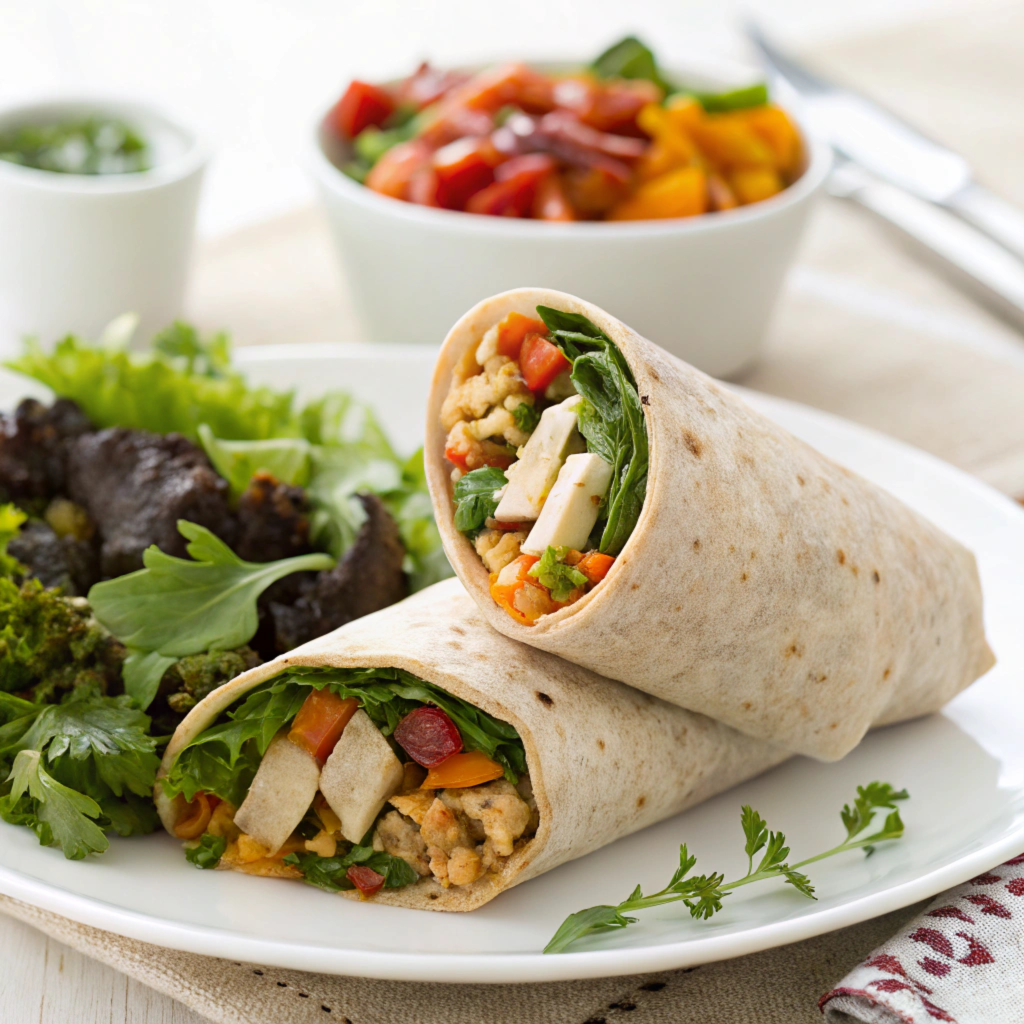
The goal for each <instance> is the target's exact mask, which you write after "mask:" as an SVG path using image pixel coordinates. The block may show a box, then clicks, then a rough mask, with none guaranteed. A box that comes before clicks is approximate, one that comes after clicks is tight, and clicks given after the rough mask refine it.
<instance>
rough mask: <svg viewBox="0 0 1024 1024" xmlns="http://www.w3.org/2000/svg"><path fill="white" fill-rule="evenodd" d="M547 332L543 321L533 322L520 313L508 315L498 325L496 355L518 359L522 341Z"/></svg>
mask: <svg viewBox="0 0 1024 1024" xmlns="http://www.w3.org/2000/svg"><path fill="white" fill-rule="evenodd" d="M547 330H548V329H547V327H546V326H545V324H544V321H543V320H535V319H534V318H533V317H532V316H523V314H522V313H516V312H512V313H509V315H508V316H507V317H505V319H504V320H502V321H501V323H500V324H498V354H499V355H503V356H505V357H506V358H508V359H518V358H519V350H520V349H521V348H522V347H523V339H524V338H525V337H526V336H527V335H528V334H546V333H547Z"/></svg>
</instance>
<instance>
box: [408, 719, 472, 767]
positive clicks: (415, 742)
mask: <svg viewBox="0 0 1024 1024" xmlns="http://www.w3.org/2000/svg"><path fill="white" fill-rule="evenodd" d="M395 740H396V741H397V742H398V744H399V745H400V746H401V747H402V749H403V750H404V751H405V752H406V753H407V754H408V755H409V756H410V757H411V758H412V759H413V760H414V761H415V762H416V763H417V764H421V765H423V767H424V768H433V767H434V766H435V765H439V764H440V763H441V762H442V761H444V760H446V759H447V758H449V757H451V756H452V754H457V753H458V752H459V751H460V750H461V749H462V736H460V735H459V730H458V728H457V727H456V725H455V723H454V722H453V721H452V720H451V719H450V718H449V717H448V715H447V714H446V713H445V712H444V711H442V710H441V709H440V708H434V707H422V708H416V709H415V710H413V711H410V712H409V714H407V715H406V716H405V718H403V719H402V720H401V721H400V722H399V723H398V725H397V726H396V727H395Z"/></svg>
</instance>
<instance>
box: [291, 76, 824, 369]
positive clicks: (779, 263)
mask: <svg viewBox="0 0 1024 1024" xmlns="http://www.w3.org/2000/svg"><path fill="white" fill-rule="evenodd" d="M700 75H701V77H702V78H704V79H705V80H706V79H707V69H706V68H703V69H701V71H700ZM680 77H682V78H684V79H685V77H686V76H685V75H682V76H680ZM726 80H727V79H726ZM312 134H313V147H312V148H313V152H312V156H311V161H310V162H311V169H312V173H313V176H314V178H315V180H316V182H317V184H318V186H319V190H320V193H321V196H322V198H323V202H324V205H325V207H326V210H327V215H328V218H329V220H330V225H331V229H332V232H333V235H334V239H335V242H336V244H337V248H338V252H339V254H340V256H341V260H342V263H343V265H344V268H345V272H346V276H347V280H348V284H349V286H350V290H351V293H352V295H353V300H354V303H355V306H356V312H357V314H358V316H359V318H360V320H361V324H362V329H363V335H364V337H365V339H366V340H368V341H389V342H390V341H414V342H425V343H429V344H439V343H440V342H441V340H442V339H443V338H444V337H445V335H446V334H447V332H448V330H449V328H450V327H451V326H452V324H454V323H455V321H456V320H457V319H458V318H459V317H460V316H462V314H463V313H465V311H466V310H467V309H469V308H470V307H472V306H473V305H474V304H475V303H477V302H478V301H479V300H480V299H482V298H485V297H486V296H488V295H492V294H494V293H496V292H501V291H504V290H505V289H507V288H516V287H520V286H539V287H545V288H556V289H559V290H561V291H566V292H571V293H572V294H574V295H579V296H580V297H582V298H585V299H588V300H589V301H591V302H595V303H597V304H598V305H599V306H601V307H602V308H604V309H606V310H608V312H610V313H613V314H614V315H615V316H617V317H619V319H621V320H623V321H624V322H625V323H627V324H629V325H630V326H631V327H633V328H634V329H635V330H637V331H639V332H640V333H641V334H643V335H645V336H646V337H648V338H650V339H651V340H652V341H654V342H657V343H658V344H659V345H662V346H663V347H664V348H667V349H668V350H669V351H671V352H673V353H675V354H676V355H678V356H680V357H682V358H683V359H685V360H687V361H688V362H690V363H693V364H694V365H695V366H698V367H700V369H702V370H704V371H706V372H707V373H710V374H713V375H714V376H718V377H724V376H729V375H730V374H734V373H736V372H737V371H739V370H740V369H742V368H743V367H744V366H747V365H748V364H750V363H751V362H753V361H754V359H755V358H756V356H757V351H758V348H759V346H760V343H761V340H762V338H763V336H764V332H765V328H766V327H767V323H768V319H769V317H770V315H771V312H772V307H773V306H774V304H775V301H776V299H777V297H778V294H779V290H780V289H781V287H782V282H783V279H784V277H785V274H786V270H787V269H788V267H789V265H790V263H791V262H792V259H793V256H794V253H795V251H796V246H797V242H798V241H799V239H800V235H801V233H802V231H803V228H804V225H805V223H806V221H807V216H808V214H809V212H810V210H811V208H812V206H813V205H814V201H815V199H816V197H817V195H818V193H819V192H820V191H821V186H822V184H823V182H824V180H825V176H826V174H827V173H828V169H829V166H830V154H829V151H828V150H827V148H826V147H825V146H823V145H822V144H820V143H817V142H814V141H809V140H808V139H807V136H806V133H805V148H806V152H807V154H808V156H807V166H806V169H805V170H804V173H803V175H802V176H801V177H800V179H799V180H798V181H796V182H795V183H794V184H793V185H791V186H790V187H789V188H787V189H786V190H785V191H784V192H782V193H780V194H779V195H777V196H774V197H772V198H771V199H768V200H766V201H764V202H761V203H756V204H754V205H751V206H747V207H744V208H741V209H738V210H733V211H729V212H725V213H710V214H705V215H703V216H700V217H689V218H680V219H677V220H663V221H634V222H630V223H603V222H587V223H574V224H552V223H545V222H542V221H531V220H515V219H509V218H502V217H486V216H481V215H478V214H469V213H458V212H453V211H450V210H437V209H431V208H429V207H424V206H417V205H415V204H413V203H406V202H402V201H400V200H396V199H390V198H388V197H387V196H382V195H380V194H378V193H376V192H373V191H371V190H370V189H368V188H365V187H364V186H363V185H360V184H358V183H357V182H355V181H353V180H352V179H351V178H349V177H347V176H346V175H345V174H344V173H343V172H342V171H341V170H340V169H339V166H340V165H342V164H343V163H344V161H345V159H346V158H347V152H346V149H345V147H344V144H343V143H341V141H340V140H338V138H337V137H336V136H335V135H334V134H333V133H331V132H330V131H329V130H328V129H327V128H326V126H325V123H324V117H321V118H319V119H318V120H317V121H316V122H315V124H314V126H313V133H312Z"/></svg>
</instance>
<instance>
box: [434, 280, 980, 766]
mask: <svg viewBox="0 0 1024 1024" xmlns="http://www.w3.org/2000/svg"><path fill="white" fill-rule="evenodd" d="M538 305H546V306H551V307H554V308H556V309H558V310H561V311H563V312H569V313H578V314H582V315H583V316H585V317H587V318H588V319H589V320H591V321H592V322H593V323H594V324H595V325H597V327H599V328H601V329H602V330H603V331H604V332H605V333H606V334H607V336H608V337H609V338H610V339H611V340H612V341H613V342H614V343H615V344H616V345H617V346H618V348H619V350H620V352H621V353H622V354H623V356H624V357H625V360H626V362H627V363H628V365H629V367H630V369H631V370H632V372H633V375H634V377H635V379H636V383H637V386H638V389H639V393H640V397H641V402H642V408H643V412H644V414H645V416H646V423H647V432H648V440H649V445H650V467H649V476H648V481H647V493H646V499H645V502H644V506H643V509H642V512H641V514H640V518H639V521H638V522H637V524H636V526H635V528H634V530H633V533H632V535H631V536H630V538H629V540H628V542H627V543H626V545H625V547H624V548H623V549H622V551H621V553H620V555H619V557H618V558H617V559H616V561H615V563H614V565H613V567H612V569H611V571H610V572H609V573H608V575H607V577H606V578H605V579H604V580H603V581H602V582H601V583H600V584H599V585H598V586H596V587H595V588H594V589H593V590H591V591H590V592H589V593H587V594H586V595H585V596H584V597H583V598H582V599H580V600H579V601H577V602H576V603H575V604H572V605H570V606H569V607H566V608H562V609H560V610H558V611H556V612H554V613H552V614H549V615H545V616H543V617H542V618H541V619H540V620H539V621H538V622H536V623H535V624H534V625H532V626H527V625H522V624H519V623H517V622H516V621H514V620H513V619H512V618H511V617H510V616H509V615H507V614H506V613H505V612H503V611H502V610H501V609H500V608H499V607H498V606H497V605H496V604H495V603H494V601H493V600H492V599H491V597H490V596H489V593H488V585H489V581H488V572H487V569H486V568H485V567H484V565H483V564H482V563H481V560H480V558H479V557H478V556H477V554H476V552H475V551H474V549H473V546H472V544H471V543H470V541H469V540H467V539H466V537H464V536H463V535H462V534H460V533H459V532H458V531H457V530H456V529H455V525H454V521H453V505H452V482H451V470H452V466H451V465H450V464H449V463H448V462H447V461H446V459H445V454H444V449H445V433H444V430H443V429H442V426H441V422H440V416H441V407H442V404H443V403H444V399H445V397H446V395H447V394H448V391H449V388H450V386H451V382H452V378H453V371H454V370H455V368H456V366H457V365H458V364H459V361H460V360H462V359H463V358H465V357H466V356H467V353H468V352H469V351H470V350H471V348H472V347H473V346H475V345H476V344H477V343H479V341H480V339H481V337H482V336H483V334H484V332H485V331H486V330H487V329H488V328H490V327H491V326H493V325H495V324H497V323H499V322H500V321H501V320H503V319H504V317H505V316H506V315H507V314H508V313H509V312H511V311H516V312H518V313H521V314H524V315H528V316H533V317H535V316H536V315H537V314H536V312H535V309H536V307H537V306H538ZM680 316H681V329H685V317H684V311H682V310H681V311H680ZM425 459H426V471H427V479H428V482H429V486H430V491H431V495H432V498H433V502H434V510H435V514H436V518H437V522H438V526H439V528H440V531H441V537H442V539H443V542H444V547H445V551H446V553H447V555H448V558H449V560H450V561H451V564H452V565H453V566H454V568H455V570H456V572H457V573H458V575H459V577H460V578H461V580H462V582H463V583H464V584H465V586H466V588H467V589H468V591H469V593H470V594H471V596H472V597H473V598H474V599H475V600H476V602H477V604H478V606H479V607H480V609H481V610H482V611H483V613H484V615H485V616H486V618H487V620H488V622H490V623H491V625H492V626H494V627H495V628H496V629H498V630H500V631H501V632H502V633H504V634H505V635H506V636H509V637H512V638H513V639H516V640H520V641H522V642H523V643H526V644H529V645H530V646H532V647H536V648H538V649H541V650H545V651H549V652H551V653H552V654H557V655H559V656H560V657H562V658H565V659H567V660H569V661H572V662H575V663H576V664H578V665H583V666H585V667H587V668H590V669H593V670H595V671H599V672H601V673H602V674H603V675H606V676H610V677H611V678H613V679H619V680H621V681H622V682H625V683H628V684H629V685H630V686H634V687H636V688H638V689H640V690H643V691H645V692H647V693H651V694H654V695H655V696H658V697H661V698H662V699H664V700H666V701H669V702H671V703H673V704H677V705H680V706H682V707H685V708H688V709H690V710H692V711H697V712H700V713H702V714H705V715H708V716H710V717H712V718H714V719H717V720H718V721H721V722H724V723H726V724H728V725H730V726H733V727H734V728H736V729H738V730H740V731H741V732H744V733H746V734H748V735H751V736H756V737H760V738H763V739H768V740H771V741H773V742H776V743H778V744H780V745H783V746H785V747H786V748H788V749H790V750H793V751H796V752H800V753H804V754H808V755H810V756H813V757H816V758H819V759H821V760H826V761H831V760H836V759H838V758H840V757H842V756H843V755H844V754H846V753H847V752H849V751H850V750H851V749H852V748H853V747H854V746H855V745H856V744H857V743H858V742H859V741H860V739H861V738H862V737H863V736H864V734H865V732H866V731H867V730H868V728H869V727H870V726H871V725H881V724H886V723H890V722H896V721H900V720H903V719H907V718H912V717H916V716H918V715H922V714H925V713H928V712H933V711H936V710H937V709H939V708H940V707H942V706H943V705H944V704H945V703H946V702H947V701H949V700H950V699H951V698H952V697H953V696H954V695H955V694H956V693H958V692H959V691H960V690H962V689H963V688H964V687H966V686H967V685H969V684H970V683H971V682H972V681H973V680H974V679H976V678H977V677H978V676H980V675H981V674H983V673H984V672H986V671H987V670H988V669H989V668H990V667H991V666H992V665H993V664H994V661H995V659H994V657H993V655H992V652H991V651H990V650H989V647H988V644H987V643H986V640H985V634H984V627H983V622H982V595H981V586H980V582H979V578H978V571H977V566H976V564H975V560H974V556H973V555H972V554H971V552H970V551H968V550H967V549H966V548H964V547H963V546H962V545H961V544H959V543H957V542H956V541H955V540H953V539H952V538H950V537H948V536H946V535H945V534H944V533H942V532H941V531H940V530H938V529H937V528H936V527H935V526H934V525H932V524H931V523H930V522H928V521H927V520H926V519H924V518H923V517H922V516H920V515H918V514H917V513H915V512H913V511H912V510H911V509H909V508H907V507H906V506H905V505H903V504H902V503H901V502H899V501H897V500H896V499H895V498H894V497H892V496H891V495H890V494H888V493H886V492H885V491H883V490H881V489H880V488H878V487H876V486H874V485H873V484H871V483H869V482H868V481H866V480H864V479H862V478H861V477H859V476H857V475H856V474H854V473H852V472H850V471H849V470H847V469H845V468H843V467H842V466H839V465H837V464H836V463H834V462H832V461H831V460H830V459H827V458H826V457H825V456H823V455H821V454H820V453H819V452H817V451H815V450H814V449H813V448H811V447H810V446H809V445H807V444H805V443H804V442H802V441H800V440H798V439H797V438H795V437H793V436H792V435H790V434H789V433H787V432H786V431H785V430H783V429H782V428H781V427H779V426H778V425H777V424H775V423H773V422H772V421H771V420H769V419H767V418H766V417H764V416H762V415H760V414H759V413H757V412H756V411H754V410H753V409H751V408H750V407H749V406H748V405H747V404H746V403H745V402H744V401H743V400H742V399H740V398H739V397H737V396H736V395H735V394H732V393H731V392H729V391H727V390H726V389H725V388H723V387H720V386H719V385H718V384H717V383H716V382H715V381H714V380H712V379H711V378H709V377H708V376H706V375H705V374H703V373H701V372H700V371H698V370H696V369H694V368H693V367H692V366H689V365H688V364H686V363H684V362H682V361H681V360H679V359H677V358H675V357H674V356H672V355H670V354H669V353H668V352H666V351H664V350H663V349H661V348H659V347H658V346H657V345H654V344H652V343H651V342H650V341H647V340H646V339H645V338H642V337H640V336H639V335H638V334H636V333H634V332H633V331H632V330H630V329H629V328H628V327H627V326H626V325H625V324H623V323H621V322H620V321H618V320H616V319H615V318H614V317H612V316H610V315H609V314H608V313H606V312H604V311H603V310H601V309H599V308H598V307H597V306H594V305H592V304H591V303H589V302H585V301H583V300H581V299H578V298H575V297H573V296H571V295H566V294H564V293H561V292H554V291H549V290H546V289H539V288H522V289H517V290H514V291H509V292H505V293H503V294H501V295H496V296H494V297H492V298H490V299H486V300H484V301H483V302H481V303H479V304H478V305H477V306H475V307H474V308H473V309H472V310H470V311H469V312H468V313H467V314H466V315H465V316H464V317H463V318H462V319H461V320H459V322H458V323H457V324H456V325H455V326H454V327H453V328H452V330H451V332H450V333H449V335H448V337H447V339H446V340H445V342H444V345H443V346H442V348H441V351H440V354H439V357H438V361H437V367H436V370H435V374H434V379H433V383H432V385H431V392H430V397H429V402H428V409H427V426H426V449H425Z"/></svg>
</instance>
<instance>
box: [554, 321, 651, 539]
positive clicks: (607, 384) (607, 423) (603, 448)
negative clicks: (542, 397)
mask: <svg viewBox="0 0 1024 1024" xmlns="http://www.w3.org/2000/svg"><path fill="white" fill-rule="evenodd" d="M537 315H538V316H539V317H540V318H541V319H542V320H543V321H544V323H545V324H546V325H547V327H548V330H549V331H550V332H551V335H552V339H553V341H554V343H555V344H556V345H557V346H558V347H559V349H561V351H562V352H563V354H564V355H565V357H566V358H567V359H568V360H569V361H570V362H571V363H572V373H571V377H572V382H573V384H574V385H575V387H576V390H577V392H579V394H580V395H581V396H582V397H583V401H582V402H580V403H579V405H578V406H577V409H576V415H577V417H578V420H579V429H580V433H581V434H582V435H583V436H584V437H585V438H586V440H587V448H588V449H589V450H590V451H591V452H594V453H595V454H597V455H600V456H601V458H602V459H604V460H605V462H607V463H608V464H609V465H610V466H611V467H612V480H611V485H610V486H609V489H608V495H607V497H606V498H605V501H604V503H603V505H602V509H601V517H600V518H599V519H598V522H597V527H596V528H595V534H594V536H595V537H596V538H597V544H598V549H599V550H600V551H602V552H603V553H605V554H609V555H618V553H619V552H620V551H621V550H622V548H623V547H624V546H625V543H626V541H627V540H629V536H630V534H631V533H632V532H633V528H634V527H635V526H636V524H637V520H638V519H639V518H640V511H641V509H642V508H643V503H644V497H645V495H646V493H647V469H648V464H649V461H650V455H649V449H648V442H647V425H646V423H645V421H644V413H643V407H642V406H641V404H640V395H639V394H638V392H637V387H636V381H635V380H634V378H633V373H632V371H631V370H630V368H629V366H628V364H627V363H626V360H625V357H624V356H623V355H622V353H621V352H620V351H619V350H618V348H617V347H616V346H615V344H614V343H613V342H612V340H611V339H610V338H609V337H608V336H607V335H606V334H605V333H604V332H603V331H602V330H600V329H599V328H598V327H596V326H595V325H594V324H592V323H591V322H590V321H589V320H588V319H587V318H586V317H584V316H580V315H579V314H578V313H563V312H561V311H559V310H557V309H551V308H550V307H549V306H538V307H537Z"/></svg>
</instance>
